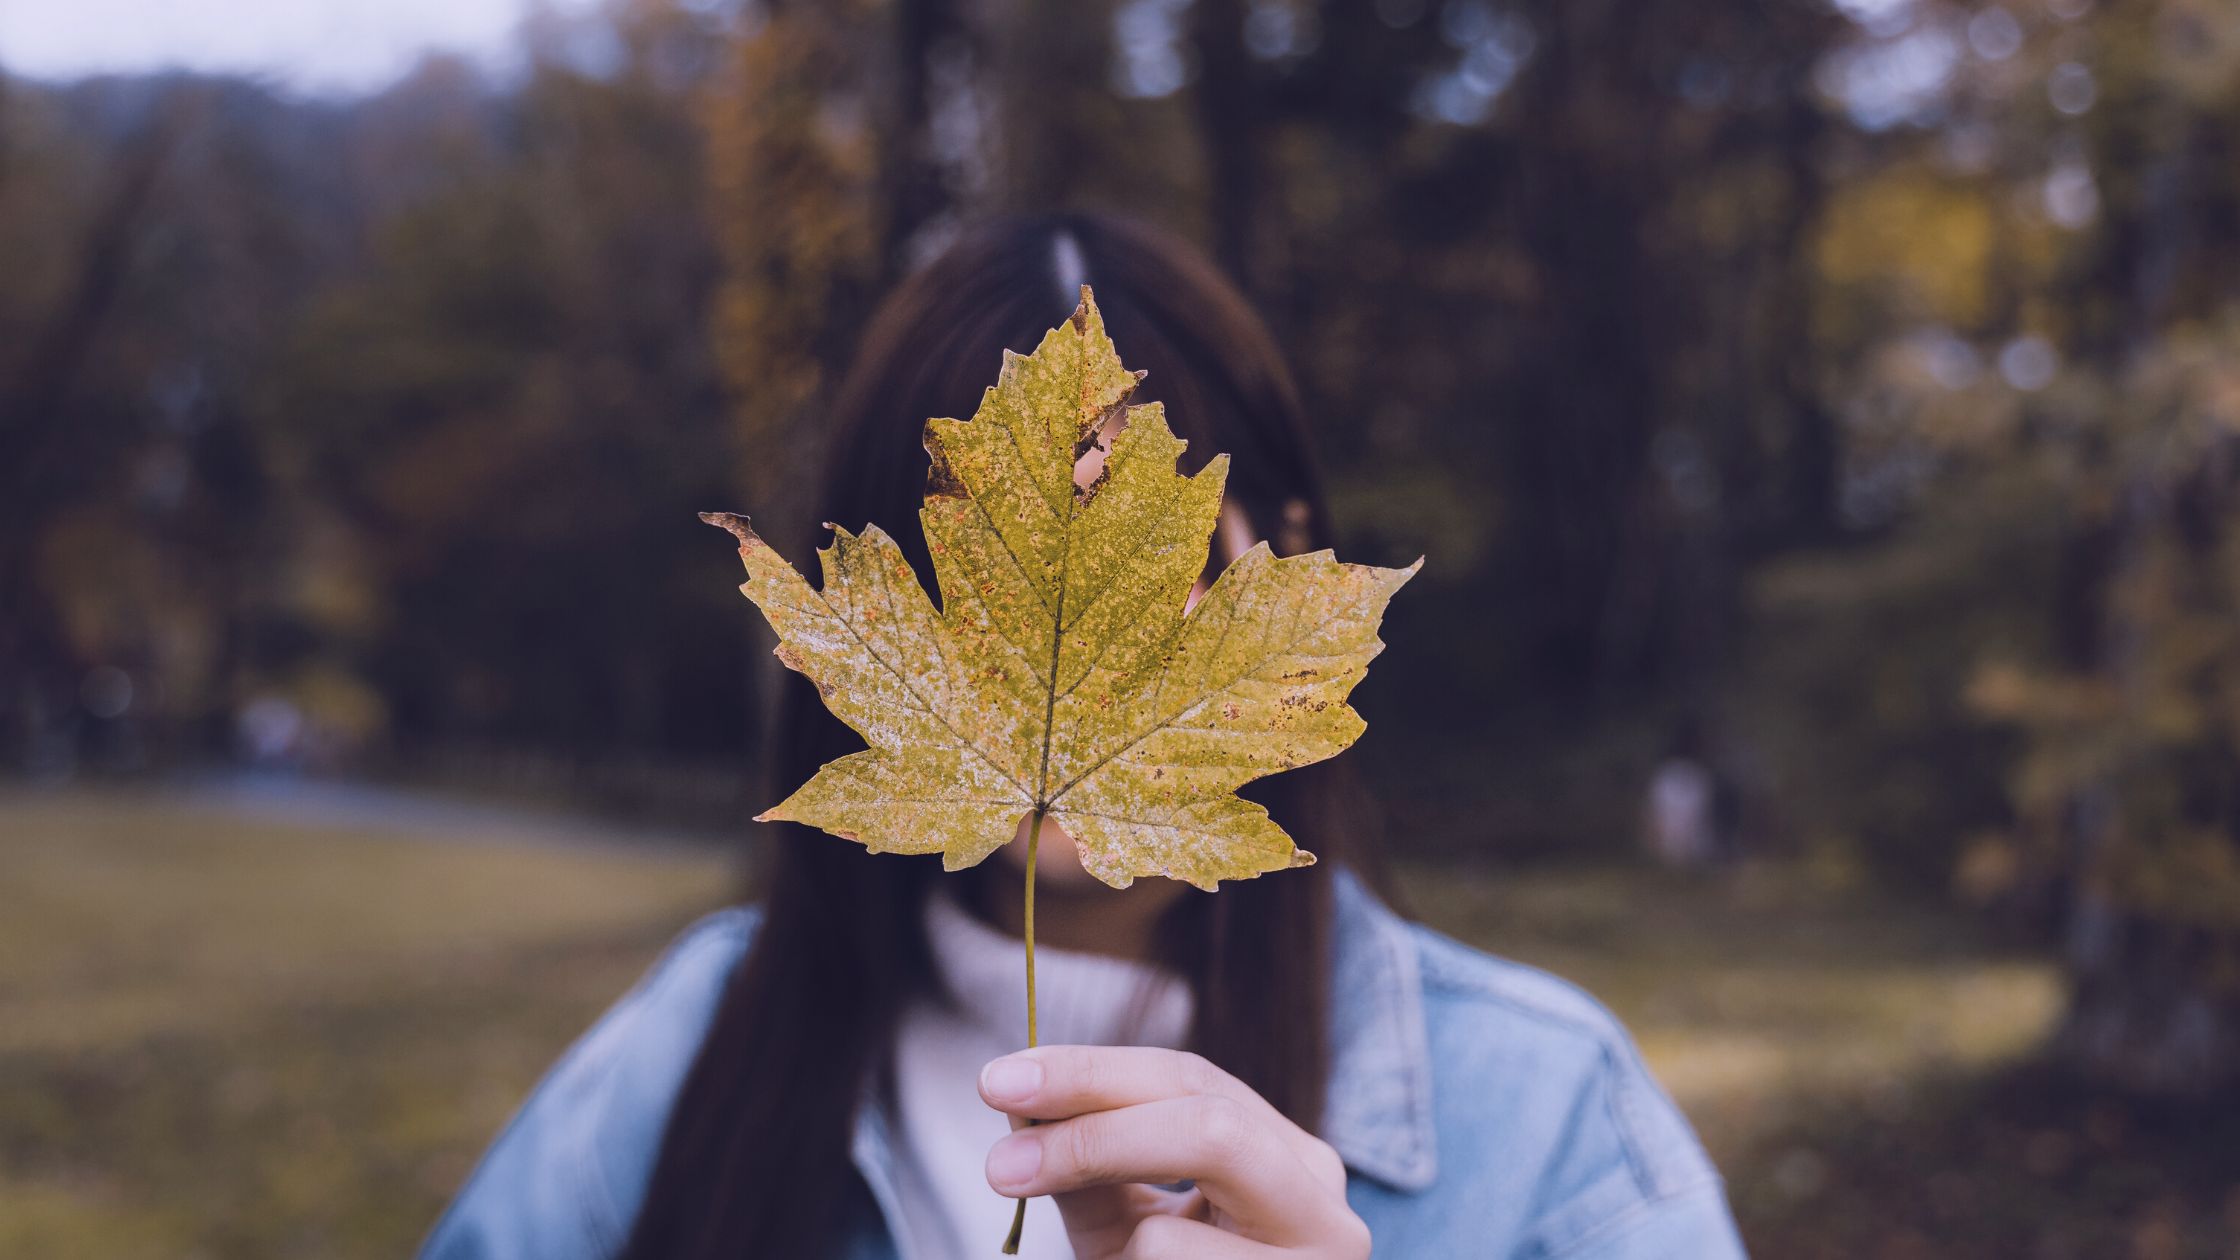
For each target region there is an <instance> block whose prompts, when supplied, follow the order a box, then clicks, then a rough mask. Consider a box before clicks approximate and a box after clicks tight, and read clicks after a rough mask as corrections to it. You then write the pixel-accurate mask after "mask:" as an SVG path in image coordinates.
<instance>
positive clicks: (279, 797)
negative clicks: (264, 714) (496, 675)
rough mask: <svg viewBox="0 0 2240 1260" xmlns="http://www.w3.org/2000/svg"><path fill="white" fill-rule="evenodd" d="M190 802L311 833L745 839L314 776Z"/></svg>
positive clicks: (205, 781) (651, 847)
mask: <svg viewBox="0 0 2240 1260" xmlns="http://www.w3.org/2000/svg"><path fill="white" fill-rule="evenodd" d="M176 791H177V792H178V793H179V796H180V798H181V800H182V802H183V803H185V804H188V805H193V806H201V807H207V808H216V809H223V810H227V811H230V812H233V813H237V814H240V815H242V816H243V817H248V818H256V819H259V820H263V821H268V822H282V823H291V824H294V825H297V826H302V827H306V828H312V829H319V828H336V827H341V828H350V829H365V828H373V829H387V830H393V831H400V832H409V833H412V834H416V835H421V836H427V837H432V838H436V839H442V840H447V841H461V842H473V843H487V844H536V845H550V846H556V847H564V848H567V847H573V848H591V849H615V848H626V849H629V850H631V851H633V852H648V851H658V850H669V849H673V850H687V851H690V852H691V853H692V854H694V855H696V856H704V855H705V854H706V853H707V852H708V850H709V849H710V848H711V847H720V846H723V845H725V844H727V843H728V842H730V841H733V840H736V839H737V838H738V836H737V833H734V834H732V835H729V836H726V835H724V834H721V833H718V832H715V831H697V830H692V829H687V828H675V827H667V826H663V825H660V824H656V823H651V822H628V821H622V820H617V819H612V818H605V817H601V816H598V815H595V814H593V813H591V812H588V811H585V810H580V809H576V810H571V809H568V808H566V807H563V806H559V805H534V804H529V803H525V802H519V801H503V800H489V799H483V798H476V797H471V796H465V795H460V794H457V793H452V792H445V791H440V790H436V789H430V788H416V787H403V786H397V785H392V784H383V783H368V782H362V781H355V780H342V779H321V778H310V777H306V776H303V775H297V774H286V773H279V772H273V771H226V772H219V773H211V774H204V775H196V776H194V777H191V778H189V779H186V780H184V781H183V782H182V784H181V785H180V787H178V788H177V789H176Z"/></svg>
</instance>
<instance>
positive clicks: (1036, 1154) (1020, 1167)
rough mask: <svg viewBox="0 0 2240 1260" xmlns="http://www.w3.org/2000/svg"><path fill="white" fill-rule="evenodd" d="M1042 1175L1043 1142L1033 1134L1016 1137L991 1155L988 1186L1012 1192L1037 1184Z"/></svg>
mask: <svg viewBox="0 0 2240 1260" xmlns="http://www.w3.org/2000/svg"><path fill="white" fill-rule="evenodd" d="M1041 1171H1042V1139H1041V1138H1038V1137H1036V1136H1035V1135H1034V1134H1032V1133H1014V1134H1012V1135H1011V1136H1010V1137H1007V1138H1005V1139H1004V1140H1002V1141H1001V1142H998V1143H996V1144H995V1148H994V1149H993V1150H991V1151H989V1152H988V1184H989V1185H992V1186H994V1187H995V1188H996V1189H998V1190H1013V1189H1018V1188H1021V1187H1023V1186H1025V1185H1026V1184H1027V1183H1028V1182H1031V1181H1033V1180H1034V1175H1035V1174H1036V1173H1038V1172H1041Z"/></svg>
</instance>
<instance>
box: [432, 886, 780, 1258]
mask: <svg viewBox="0 0 2240 1260" xmlns="http://www.w3.org/2000/svg"><path fill="white" fill-rule="evenodd" d="M760 923H761V913H760V911H759V910H758V909H757V908H755V907H752V906H733V907H729V908H727V909H723V910H718V911H716V912H715V913H713V914H709V915H706V916H705V917H703V918H701V919H700V920H698V921H697V922H695V923H693V924H692V925H691V926H690V927H688V928H686V929H685V930H684V931H683V932H682V933H680V934H679V935H678V936H677V937H676V938H675V939H674V940H672V941H671V942H670V944H669V946H668V948H667V949H666V950H664V951H663V952H662V954H661V956H660V958H659V959H657V960H656V961H655V962H654V964H653V965H652V966H651V967H650V968H648V969H647V971H646V973H645V974H644V976H643V977H642V978H640V979H639V981H638V983H637V984H636V985H635V986H634V987H632V988H631V990H630V991H629V992H628V993H627V994H625V995H623V997H622V998H621V999H620V1000H619V1001H617V1002H616V1003H615V1004H614V1005H613V1006H612V1007H610V1008H608V1010H607V1012H606V1013H605V1014H604V1015H602V1016H601V1017H600V1018H599V1020H598V1022H597V1023H595V1024H593V1025H592V1026H591V1028H590V1029H589V1030H588V1031H586V1032H585V1033H584V1034H583V1035H582V1036H581V1037H580V1038H578V1039H577V1040H576V1042H575V1044H574V1045H572V1046H570V1047H569V1048H568V1049H567V1051H566V1052H565V1053H564V1054H562V1055H561V1056H560V1058H559V1060H558V1061H556V1062H555V1063H554V1064H553V1065H552V1067H551V1069H550V1070H548V1071H547V1072H546V1073H545V1076H544V1079H543V1080H541V1081H539V1082H538V1083H537V1086H536V1088H535V1089H534V1090H532V1091H531V1092H530V1094H529V1097H528V1098H527V1099H526V1100H524V1101H523V1102H522V1104H521V1106H520V1107H519V1109H517V1110H516V1111H515V1112H514V1115H513V1118H512V1119H511V1120H509V1121H508V1122H507V1124H506V1127H505V1129H504V1131H502V1132H501V1133H500V1134H499V1135H498V1138H497V1140H496V1141H495V1142H493V1143H492V1144H491V1146H490V1148H489V1150H488V1151H486V1152H485V1153H484V1154H483V1157H482V1159H481V1161H480V1162H479V1163H478V1164H477V1165H476V1166H475V1170H474V1172H473V1173H472V1174H470V1175H469V1177H468V1179H467V1183H466V1185H465V1186H464V1187H462V1188H461V1189H460V1191H459V1194H458V1197H457V1198H455V1199H454V1200H453V1201H452V1203H451V1206H450V1208H449V1210H447V1211H446V1212H445V1213H444V1216H443V1218H442V1220H440V1221H438V1222H437V1224H436V1227H435V1229H434V1231H433V1232H431V1233H430V1235H429V1236H428V1240H427V1243H426V1244H425V1246H424V1247H423V1248H422V1251H421V1255H422V1257H423V1260H469V1258H472V1260H499V1258H501V1257H524V1258H526V1257H538V1258H540V1260H576V1258H578V1257H583V1258H589V1257H604V1256H609V1255H613V1254H614V1253H615V1252H616V1251H617V1250H619V1249H620V1247H621V1245H622V1243H623V1240H624V1238H625V1236H626V1235H627V1233H628V1230H629V1223H630V1222H631V1221H633V1220H635V1219H636V1218H637V1212H638V1204H639V1203H640V1202H641V1201H642V1199H643V1197H644V1194H645V1181H646V1176H647V1173H648V1172H649V1170H650V1169H651V1168H652V1166H653V1161H654V1157H655V1156H656V1154H657V1153H658V1152H659V1150H660V1145H661V1136H662V1133H663V1131H664V1130H665V1129H666V1128H667V1126H668V1120H669V1112H670V1109H671V1108H672V1107H673V1106H674V1104H675V1100H676V1096H677V1091H678V1089H679V1087H680V1086H681V1084H682V1083H683V1080H684V1077H685V1074H686V1073H687V1072H688V1071H689V1070H690V1069H691V1066H692V1061H693V1058H694V1057H695V1056H696V1055H697V1054H698V1053H699V1049H700V1045H701V1042H702V1041H703V1040H705V1038H706V1037H707V1032H708V1026H709V1024H710V1022H711V1021H712V1020H713V1018H714V1015H715V1010H716V1006H717V1004H718V1003H719V1002H720V1001H721V1000H722V996H723V991H724V986H725V984H726V983H727V982H728V981H729V979H730V976H731V973H732V971H733V970H734V969H735V968H736V966H737V965H738V962H739V960H740V959H741V958H742V957H744V956H745V954H746V952H747V950H748V948H749V947H750V946H751V945H752V944H753V941H754V936H755V931H756V928H757V927H758V926H759V924H760Z"/></svg>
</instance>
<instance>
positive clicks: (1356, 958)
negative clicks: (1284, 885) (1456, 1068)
mask: <svg viewBox="0 0 2240 1260" xmlns="http://www.w3.org/2000/svg"><path fill="white" fill-rule="evenodd" d="M1332 935H1333V936H1334V937H1335V941H1334V949H1335V951H1336V952H1335V957H1334V958H1333V960H1332V965H1331V994H1330V1049H1331V1056H1330V1087H1329V1092H1328V1093H1327V1094H1326V1095H1325V1096H1324V1102H1323V1112H1322V1137H1323V1140H1324V1141H1326V1142H1328V1143H1330V1145H1331V1146H1333V1147H1335V1148H1336V1149H1337V1152H1338V1155H1339V1157H1340V1158H1341V1159H1343V1160H1345V1162H1346V1167H1348V1168H1351V1169H1353V1170H1354V1171H1355V1172H1358V1173H1361V1174H1363V1175H1365V1176H1368V1177H1372V1178H1374V1179H1376V1180H1378V1181H1381V1182H1383V1183H1384V1184H1385V1185H1387V1186H1390V1187H1391V1188H1393V1189H1395V1190H1402V1191H1407V1192H1409V1193H1415V1192H1417V1191H1421V1190H1424V1189H1427V1188H1429V1187H1430V1185H1431V1183H1432V1181H1433V1180H1434V1179H1435V1178H1437V1176H1438V1175H1439V1159H1438V1150H1439V1146H1438V1135H1437V1133H1436V1131H1435V1130H1434V1128H1433V1124H1432V1115H1431V1050H1430V1041H1429V1037H1428V1035H1427V1033H1426V1030H1425V1023H1424V1014H1423V977H1422V975H1421V973H1420V972H1419V970H1418V968H1417V962H1416V942H1415V936H1414V930H1413V929H1412V928H1410V927H1409V926H1408V924H1407V922H1406V920H1403V919H1402V918H1400V916H1398V915H1396V914H1394V913H1393V912H1392V911H1391V910H1390V909H1388V908H1387V907H1386V906H1385V904H1384V903H1383V902H1381V901H1379V900H1377V897H1376V894H1374V893H1372V892H1370V891H1369V889H1368V888H1367V886H1366V885H1364V884H1363V883H1362V882H1361V879H1360V877H1359V876H1357V875H1355V874H1354V873H1353V872H1352V871H1351V870H1349V869H1347V868H1344V867H1340V868H1339V869H1338V871H1337V892H1336V906H1335V931H1334V932H1333V933H1332Z"/></svg>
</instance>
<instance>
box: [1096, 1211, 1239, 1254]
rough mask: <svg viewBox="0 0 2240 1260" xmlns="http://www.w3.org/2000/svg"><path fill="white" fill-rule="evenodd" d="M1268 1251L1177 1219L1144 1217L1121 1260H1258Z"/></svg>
mask: <svg viewBox="0 0 2240 1260" xmlns="http://www.w3.org/2000/svg"><path fill="white" fill-rule="evenodd" d="M1267 1254H1268V1249H1267V1248H1266V1247H1265V1246H1263V1245H1261V1244H1259V1243H1256V1242H1251V1241H1249V1240H1247V1239H1243V1238H1239V1237H1237V1236H1236V1235H1235V1234H1231V1233H1227V1232H1224V1231H1222V1230H1219V1229H1216V1228H1214V1227H1213V1226H1211V1225H1208V1224H1206V1223H1205V1222H1204V1221H1193V1220H1189V1219H1187V1218H1185V1217H1180V1216H1147V1217H1145V1218H1143V1220H1142V1221H1141V1222H1139V1223H1138V1224H1137V1225H1136V1229H1135V1232H1134V1233H1133V1234H1130V1235H1129V1236H1128V1245H1127V1247H1126V1249H1124V1250H1123V1251H1121V1253H1120V1255H1121V1257H1122V1260H1259V1258H1260V1257H1264V1256H1266V1255H1267Z"/></svg>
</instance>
